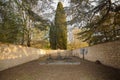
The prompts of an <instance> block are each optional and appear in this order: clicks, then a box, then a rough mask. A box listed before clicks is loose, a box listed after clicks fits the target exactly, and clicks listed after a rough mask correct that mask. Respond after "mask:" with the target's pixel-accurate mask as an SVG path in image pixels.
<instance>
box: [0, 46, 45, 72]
mask: <svg viewBox="0 0 120 80" xmlns="http://www.w3.org/2000/svg"><path fill="white" fill-rule="evenodd" d="M42 53H43V51H42V50H40V49H35V48H28V47H22V46H18V45H11V44H0V71H1V70H5V69H8V68H11V67H14V66H17V65H20V64H23V63H26V62H29V61H32V60H36V59H38V58H39V57H42V56H43V55H44V54H42Z"/></svg>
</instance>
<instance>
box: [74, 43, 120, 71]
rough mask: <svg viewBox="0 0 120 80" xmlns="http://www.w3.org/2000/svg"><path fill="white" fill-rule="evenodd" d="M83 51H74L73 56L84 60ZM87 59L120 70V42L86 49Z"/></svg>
mask: <svg viewBox="0 0 120 80" xmlns="http://www.w3.org/2000/svg"><path fill="white" fill-rule="evenodd" d="M81 50H82V49H76V50H73V52H72V55H73V56H77V57H80V58H83V54H82V53H83V52H82V51H81ZM86 51H87V53H86V52H85V59H86V60H89V61H93V62H95V61H96V60H99V61H100V62H101V63H102V64H104V65H108V66H112V67H114V68H119V69H120V41H115V42H108V43H103V44H98V45H95V46H90V47H86Z"/></svg>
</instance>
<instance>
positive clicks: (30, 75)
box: [0, 58, 120, 80]
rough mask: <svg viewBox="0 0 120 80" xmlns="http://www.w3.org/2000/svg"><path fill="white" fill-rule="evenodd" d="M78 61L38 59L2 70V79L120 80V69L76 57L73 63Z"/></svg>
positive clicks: (0, 78) (0, 74)
mask: <svg viewBox="0 0 120 80" xmlns="http://www.w3.org/2000/svg"><path fill="white" fill-rule="evenodd" d="M57 61H58V60H57ZM59 61H60V62H63V61H61V60H59ZM54 62H56V61H53V63H54ZM78 62H79V63H80V64H72V65H71V64H61V65H59V64H57V65H56V64H51V65H49V61H40V60H36V61H32V62H29V63H26V64H23V65H20V66H17V67H14V68H11V69H7V70H4V71H1V72H0V80H120V70H118V69H114V68H111V67H107V66H104V65H101V64H95V63H92V62H89V61H83V60H81V59H77V58H74V60H73V63H78ZM40 63H44V64H42V65H41V64H40ZM63 63H64V62H63Z"/></svg>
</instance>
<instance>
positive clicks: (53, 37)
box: [50, 2, 67, 49]
mask: <svg viewBox="0 0 120 80" xmlns="http://www.w3.org/2000/svg"><path fill="white" fill-rule="evenodd" d="M50 45H51V48H52V49H67V23H66V16H65V11H64V8H63V5H62V3H61V2H59V3H58V5H57V10H56V15H55V25H54V26H51V28H50Z"/></svg>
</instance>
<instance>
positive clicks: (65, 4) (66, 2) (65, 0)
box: [53, 0, 70, 7]
mask: <svg viewBox="0 0 120 80" xmlns="http://www.w3.org/2000/svg"><path fill="white" fill-rule="evenodd" d="M53 2H55V4H53V5H54V6H55V7H56V6H57V3H58V2H62V3H63V6H64V7H67V6H69V5H70V3H69V2H70V0H53Z"/></svg>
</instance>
